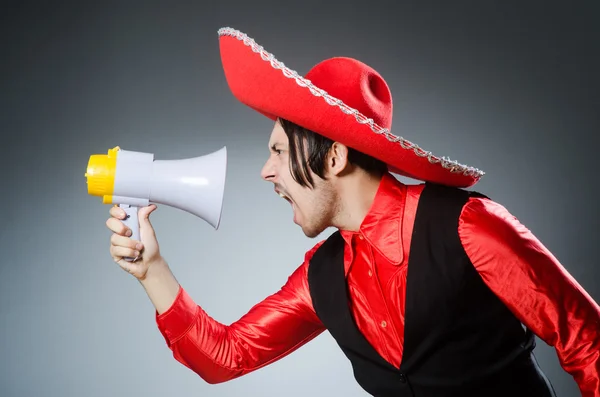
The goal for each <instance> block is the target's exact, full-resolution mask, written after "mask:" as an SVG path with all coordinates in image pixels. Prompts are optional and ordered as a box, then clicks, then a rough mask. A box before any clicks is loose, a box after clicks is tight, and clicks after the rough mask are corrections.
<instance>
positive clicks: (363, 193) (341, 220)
mask: <svg viewBox="0 0 600 397" xmlns="http://www.w3.org/2000/svg"><path fill="white" fill-rule="evenodd" d="M381 179H382V178H381V177H377V176H373V175H370V174H367V173H366V172H360V173H357V174H356V175H352V176H348V179H347V180H344V181H343V182H341V183H340V184H339V185H338V189H337V191H338V208H339V210H338V211H337V214H336V216H335V218H334V219H333V226H334V227H336V228H338V229H340V230H347V231H353V232H357V231H359V230H360V226H361V224H362V222H363V220H364V219H365V216H367V213H368V212H369V210H370V209H371V206H372V205H373V201H374V200H375V196H376V195H377V190H378V189H379V184H380V183H381Z"/></svg>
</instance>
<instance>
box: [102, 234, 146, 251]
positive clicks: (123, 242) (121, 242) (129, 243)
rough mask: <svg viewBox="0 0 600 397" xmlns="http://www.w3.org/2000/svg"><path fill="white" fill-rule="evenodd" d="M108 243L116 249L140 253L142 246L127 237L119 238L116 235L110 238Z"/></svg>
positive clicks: (119, 236) (140, 243) (139, 242)
mask: <svg viewBox="0 0 600 397" xmlns="http://www.w3.org/2000/svg"><path fill="white" fill-rule="evenodd" d="M110 243H111V244H112V245H115V246H118V247H125V248H130V249H136V250H138V251H140V250H141V249H142V248H143V246H144V245H143V244H142V242H141V241H136V240H133V239H131V238H129V237H125V236H121V235H119V234H116V233H114V234H113V235H112V236H110Z"/></svg>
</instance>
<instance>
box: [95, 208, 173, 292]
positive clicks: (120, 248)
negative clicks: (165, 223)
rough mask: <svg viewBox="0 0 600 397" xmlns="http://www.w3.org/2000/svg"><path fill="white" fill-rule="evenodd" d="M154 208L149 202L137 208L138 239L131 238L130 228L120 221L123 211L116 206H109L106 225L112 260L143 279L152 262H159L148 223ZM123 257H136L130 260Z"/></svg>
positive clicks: (123, 217) (153, 234) (156, 242)
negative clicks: (109, 232) (110, 234)
mask: <svg viewBox="0 0 600 397" xmlns="http://www.w3.org/2000/svg"><path fill="white" fill-rule="evenodd" d="M155 209H156V205H154V204H151V205H149V206H147V207H142V208H140V209H139V212H138V218H139V223H140V240H141V241H135V240H132V239H131V238H130V237H129V236H131V230H130V229H129V228H128V227H127V226H126V225H125V224H124V223H123V222H122V221H121V220H122V219H125V211H124V210H123V209H122V208H119V207H118V206H114V207H111V209H110V211H109V213H110V215H111V217H110V218H109V219H108V220H107V221H106V226H107V227H108V228H109V229H110V230H111V231H112V232H113V234H112V236H111V238H110V255H111V256H112V258H113V260H114V261H115V262H116V263H117V264H118V265H119V266H120V267H121V268H122V269H123V270H125V271H126V272H128V273H130V274H132V275H133V276H134V277H135V278H137V279H138V280H140V281H143V280H144V279H145V278H146V275H147V273H148V269H149V268H150V267H151V266H152V264H155V263H158V262H161V260H162V258H161V257H160V250H159V247H158V241H157V240H156V235H155V233H154V229H153V228H152V225H151V223H150V214H151V213H152V212H153V211H154V210H155ZM125 257H130V258H137V259H135V261H133V262H130V261H127V260H126V259H125Z"/></svg>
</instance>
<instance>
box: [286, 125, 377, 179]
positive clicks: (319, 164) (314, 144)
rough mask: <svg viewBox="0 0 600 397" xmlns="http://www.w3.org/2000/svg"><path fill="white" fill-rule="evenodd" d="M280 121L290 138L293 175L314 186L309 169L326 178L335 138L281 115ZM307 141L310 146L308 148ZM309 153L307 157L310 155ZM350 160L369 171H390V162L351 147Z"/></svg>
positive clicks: (373, 172)
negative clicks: (328, 159) (387, 163)
mask: <svg viewBox="0 0 600 397" xmlns="http://www.w3.org/2000/svg"><path fill="white" fill-rule="evenodd" d="M279 122H280V123H281V126H282V127H283V130H284V131H285V134H286V135H287V137H288V140H289V149H290V170H291V173H292V178H294V180H295V181H296V182H297V183H299V184H300V185H301V186H308V185H310V186H311V187H314V184H313V179H312V176H311V175H310V172H309V170H308V168H307V166H308V167H310V169H311V170H312V171H313V172H314V173H315V174H317V175H318V176H319V177H320V178H322V179H325V160H326V159H327V154H328V153H329V149H331V146H332V145H333V141H332V140H331V139H329V138H326V137H324V136H323V135H321V134H317V133H315V132H313V131H311V130H308V129H306V128H304V127H301V126H299V125H297V124H294V123H292V122H291V121H288V120H285V119H282V118H280V119H279ZM305 144H306V145H307V146H308V148H305ZM307 154H308V158H307ZM348 162H349V163H351V164H354V165H356V166H358V167H360V168H362V169H363V170H365V171H367V172H368V173H371V174H375V175H378V176H380V175H382V174H384V173H385V172H387V170H388V168H387V165H386V164H385V163H384V162H383V161H381V160H378V159H376V158H374V157H371V156H369V155H366V154H364V153H362V152H359V151H358V150H356V149H353V148H351V147H348Z"/></svg>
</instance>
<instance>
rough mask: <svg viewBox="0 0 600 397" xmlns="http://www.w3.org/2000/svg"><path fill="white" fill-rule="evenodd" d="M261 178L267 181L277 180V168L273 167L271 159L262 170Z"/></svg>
mask: <svg viewBox="0 0 600 397" xmlns="http://www.w3.org/2000/svg"><path fill="white" fill-rule="evenodd" d="M260 176H261V178H262V179H264V180H265V181H271V180H273V179H275V167H273V162H272V161H271V157H269V159H268V160H267V161H266V162H265V165H264V166H263V168H262V170H261V171H260Z"/></svg>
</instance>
